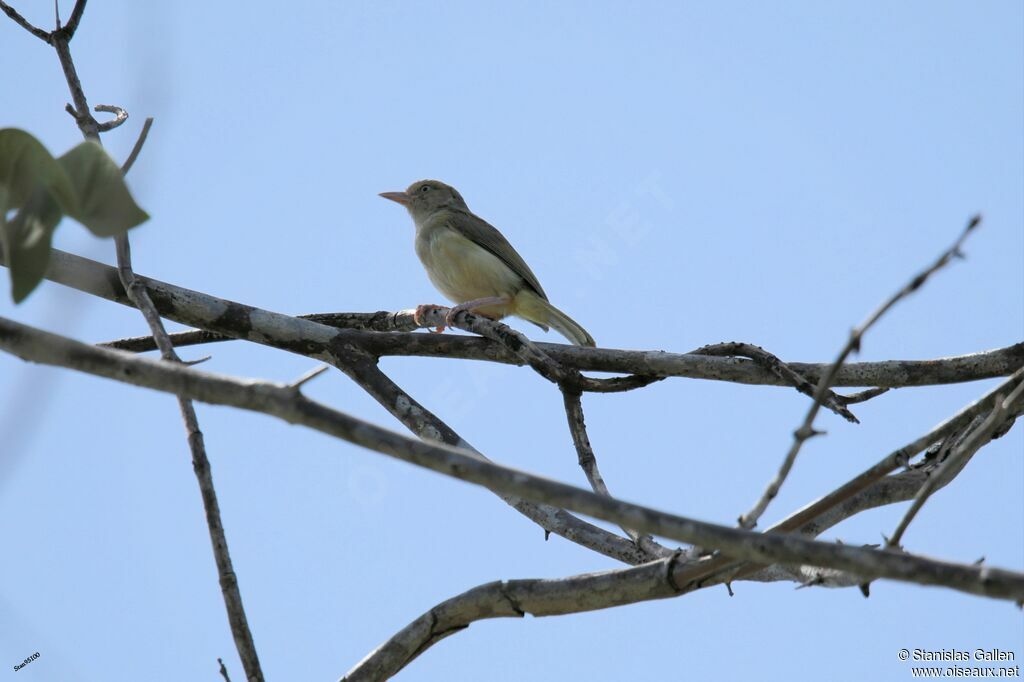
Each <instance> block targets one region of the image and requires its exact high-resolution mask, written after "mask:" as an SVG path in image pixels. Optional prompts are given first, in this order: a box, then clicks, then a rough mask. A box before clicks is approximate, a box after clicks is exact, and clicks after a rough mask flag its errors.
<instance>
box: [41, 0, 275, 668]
mask: <svg viewBox="0 0 1024 682" xmlns="http://www.w3.org/2000/svg"><path fill="white" fill-rule="evenodd" d="M85 4H86V3H85V0H78V2H76V4H75V8H74V10H73V11H72V15H71V19H69V21H68V25H67V26H66V27H65V28H64V29H63V30H61V31H57V32H55V33H54V34H53V39H52V44H53V46H54V49H55V50H56V51H57V56H58V58H59V60H60V63H61V67H62V68H63V70H64V76H65V79H66V81H67V84H68V89H69V90H70V91H71V97H72V100H73V101H74V113H75V121H76V122H77V124H78V127H79V129H80V130H81V131H82V135H83V136H84V137H85V138H86V139H87V140H95V141H96V142H97V143H99V142H100V135H99V134H100V132H101V131H102V130H103V129H104V127H103V126H101V125H99V123H97V121H96V119H95V118H93V116H92V114H91V113H89V104H88V101H87V99H86V96H85V91H84V90H83V89H82V83H81V80H80V79H79V77H78V73H77V71H76V69H75V63H74V60H73V59H72V57H71V50H70V48H69V46H68V41H69V40H70V39H71V37H72V36H73V34H74V31H75V30H76V29H77V27H78V23H79V22H80V21H81V17H82V12H83V11H84V10H85ZM97 110H102V111H107V110H111V107H103V108H101V107H97ZM122 114H123V117H122ZM126 117H127V114H124V112H120V113H118V119H120V120H122V121H123V118H126ZM112 127H113V126H112ZM144 129H145V126H144ZM144 141H145V138H144V136H142V135H140V139H139V140H138V141H136V147H139V148H141V144H142V143H143V142H144ZM132 163H134V159H132ZM131 165H132V164H131V163H128V161H126V162H125V165H124V167H125V170H124V171H123V172H127V169H129V168H131ZM114 245H115V249H116V252H117V271H118V277H119V279H120V281H121V285H122V286H123V287H124V290H125V292H126V293H127V295H128V298H129V300H130V301H131V302H132V304H133V305H134V306H135V307H136V308H138V310H139V312H141V313H142V316H143V317H144V318H145V320H146V324H147V325H148V326H149V330H150V333H151V334H152V335H153V339H154V341H156V344H157V347H158V348H159V349H160V355H161V357H162V358H163V360H164V361H166V362H168V363H172V364H178V365H180V364H181V358H179V357H178V354H177V353H176V352H175V350H174V345H173V344H172V343H171V341H170V339H169V338H168V336H167V330H166V329H165V328H164V325H163V320H161V319H160V315H159V313H157V310H156V306H154V305H153V301H152V299H151V298H150V296H149V292H148V291H147V290H146V286H145V284H144V283H143V282H142V281H140V280H139V279H138V278H137V277H136V276H135V272H134V270H133V269H132V261H131V244H130V242H129V240H128V235H127V234H120V235H117V236H115V237H114ZM178 407H179V409H180V411H181V416H182V421H183V422H184V426H185V432H186V434H187V440H188V446H189V450H190V451H191V454H192V469H193V471H194V473H195V475H196V480H197V481H198V483H199V490H200V495H201V497H202V499H203V509H204V511H205V513H206V523H207V527H208V529H209V533H210V543H211V544H212V546H213V555H214V561H215V563H216V565H217V572H218V576H219V582H220V587H221V593H222V595H223V597H224V605H225V608H226V610H227V615H228V622H229V624H230V627H231V634H232V636H233V637H234V640H235V646H236V648H237V649H238V655H239V658H240V659H241V661H242V666H243V668H244V670H245V674H246V678H247V680H248V682H261V681H262V680H263V671H262V670H261V668H260V663H259V656H258V655H257V653H256V646H255V643H254V642H253V639H252V632H251V630H250V629H249V623H248V619H247V618H246V615H245V607H244V606H243V604H242V595H241V592H240V591H239V588H238V578H237V575H236V573H235V570H234V566H233V565H232V562H231V555H230V553H229V551H228V543H227V537H226V535H225V533H224V524H223V522H222V520H221V514H220V504H219V502H218V501H217V492H216V489H215V488H214V484H213V475H212V473H211V470H210V460H209V458H208V457H207V454H206V445H205V443H204V440H203V432H202V431H201V430H200V428H199V419H198V417H197V416H196V411H195V406H194V405H193V404H192V401H191V400H190V399H189V398H188V397H187V396H184V395H180V394H179V395H178Z"/></svg>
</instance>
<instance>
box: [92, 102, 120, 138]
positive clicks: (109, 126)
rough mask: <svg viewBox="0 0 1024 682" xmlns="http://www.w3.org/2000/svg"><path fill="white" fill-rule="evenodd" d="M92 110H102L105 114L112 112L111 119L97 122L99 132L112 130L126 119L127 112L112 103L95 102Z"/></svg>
mask: <svg viewBox="0 0 1024 682" xmlns="http://www.w3.org/2000/svg"><path fill="white" fill-rule="evenodd" d="M93 111H102V112H104V113H107V114H114V119H113V120H111V121H107V122H105V123H100V124H99V131H100V132H101V133H105V132H108V131H110V130H113V129H114V128H116V127H118V126H119V125H121V124H122V123H124V122H125V121H127V120H128V112H127V111H125V110H124V109H122V108H121V107H117V106H114V105H113V104H97V105H96V106H94V107H93Z"/></svg>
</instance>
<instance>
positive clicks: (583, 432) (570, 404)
mask: <svg viewBox="0 0 1024 682" xmlns="http://www.w3.org/2000/svg"><path fill="white" fill-rule="evenodd" d="M562 401H563V403H564V404H565V418H566V421H568V422H569V433H570V434H572V442H573V445H574V446H575V447H576V456H577V458H578V459H579V463H580V468H581V469H583V474H584V475H585V476H586V477H587V481H589V482H590V487H591V489H592V490H593V491H594V492H595V493H597V494H598V495H604V496H605V497H611V493H610V492H608V486H607V485H606V484H605V482H604V478H603V477H602V476H601V472H600V470H599V469H598V468H597V456H596V455H595V454H594V448H593V447H592V446H591V445H590V436H588V435H587V423H586V420H585V418H584V416H583V400H582V396H581V395H580V393H578V392H573V391H571V390H567V389H564V388H563V389H562ZM622 530H623V531H625V533H626V535H628V536H629V538H630V540H632V541H633V544H635V545H636V546H637V547H639V548H641V549H643V551H645V552H646V553H647V554H649V555H650V556H652V557H665V556H669V555H671V554H672V550H670V549H668V548H667V547H663V546H661V545H659V544H658V543H657V542H655V541H654V539H653V538H652V537H651V536H649V535H642V534H640V533H638V532H636V531H635V530H633V529H631V528H625V527H624V528H623V529H622Z"/></svg>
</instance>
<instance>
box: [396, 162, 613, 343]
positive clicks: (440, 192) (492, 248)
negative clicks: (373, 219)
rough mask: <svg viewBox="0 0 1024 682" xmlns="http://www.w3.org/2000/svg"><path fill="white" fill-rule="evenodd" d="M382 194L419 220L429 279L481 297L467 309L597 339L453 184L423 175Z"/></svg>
mask: <svg viewBox="0 0 1024 682" xmlns="http://www.w3.org/2000/svg"><path fill="white" fill-rule="evenodd" d="M381 196H382V197H384V198H386V199H391V200H392V201H396V202H398V203H400V204H402V205H403V206H405V207H406V208H407V209H408V210H409V214H410V215H411V216H412V219H413V222H414V223H415V224H416V240H415V246H416V254H417V255H418V256H419V258H420V261H422V263H423V267H424V268H426V271H427V276H428V277H430V281H431V282H432V283H433V284H434V286H436V287H437V288H438V290H439V291H440V292H441V293H442V294H444V295H445V296H446V297H447V298H448V299H449V300H451V301H453V302H454V303H456V304H465V303H471V304H475V303H477V302H478V301H479V305H470V306H467V307H465V308H464V309H471V310H472V311H473V312H475V313H478V314H481V315H485V316H487V317H490V318H493V319H496V320H497V319H501V318H503V317H505V316H506V315H516V316H518V317H521V318H523V319H525V320H527V321H529V322H532V323H534V324H536V325H538V326H540V327H541V328H542V329H544V330H545V331H547V329H548V327H549V326H550V327H554V328H555V330H557V331H558V332H559V333H561V334H562V335H563V336H564V337H565V338H567V339H568V340H569V341H571V342H572V343H574V344H576V345H577V346H593V345H594V339H593V337H591V336H590V334H589V333H587V331H586V330H585V329H584V328H583V327H581V326H580V325H579V324H578V323H577V322H576V321H574V320H573V319H572V318H571V317H569V316H568V315H566V314H565V313H563V312H562V311H561V310H559V309H558V308H556V307H554V306H553V305H551V303H550V302H549V301H548V297H547V294H545V293H544V289H543V288H541V285H540V282H539V281H537V276H536V275H534V274H533V271H532V270H531V269H530V266H529V265H527V264H526V261H524V260H523V258H522V256H520V255H519V254H518V253H517V252H516V250H515V249H514V248H513V247H512V245H511V244H509V242H508V240H507V239H505V236H504V235H502V234H501V232H499V231H498V230H497V229H496V228H495V227H494V226H492V225H491V224H489V223H488V222H487V221H485V220H483V219H482V218H480V217H478V216H476V215H474V214H473V212H472V211H470V210H469V207H468V206H467V205H466V202H465V200H464V199H463V198H462V195H460V194H459V192H458V191H457V190H456V189H455V188H454V187H450V186H448V185H446V184H444V183H443V182H438V181H437V180H421V181H419V182H415V183H413V184H412V185H411V186H410V187H409V188H408V189H407V190H405V191H404V192H384V193H382V194H381ZM481 299H484V300H481ZM457 307H458V306H457Z"/></svg>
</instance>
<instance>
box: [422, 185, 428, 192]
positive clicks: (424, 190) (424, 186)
mask: <svg viewBox="0 0 1024 682" xmlns="http://www.w3.org/2000/svg"><path fill="white" fill-rule="evenodd" d="M420 191H421V192H429V191H430V185H423V186H422V187H420Z"/></svg>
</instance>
